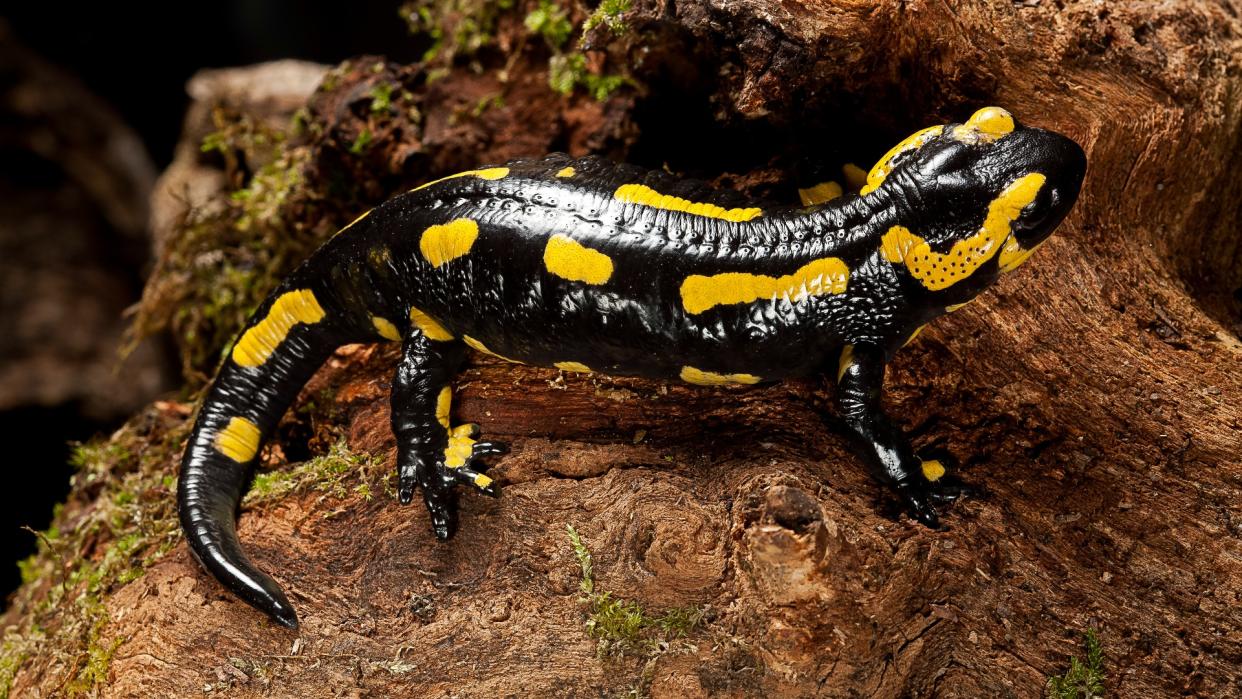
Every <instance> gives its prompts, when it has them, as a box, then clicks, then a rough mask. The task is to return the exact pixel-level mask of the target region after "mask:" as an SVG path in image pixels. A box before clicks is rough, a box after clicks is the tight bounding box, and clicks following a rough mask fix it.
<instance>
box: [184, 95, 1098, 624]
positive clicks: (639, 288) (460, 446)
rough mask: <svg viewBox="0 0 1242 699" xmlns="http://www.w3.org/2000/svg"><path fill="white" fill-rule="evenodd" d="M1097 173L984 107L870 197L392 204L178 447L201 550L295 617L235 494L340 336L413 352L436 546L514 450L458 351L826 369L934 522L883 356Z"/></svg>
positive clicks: (873, 185) (1064, 143)
mask: <svg viewBox="0 0 1242 699" xmlns="http://www.w3.org/2000/svg"><path fill="white" fill-rule="evenodd" d="M1085 169H1086V158H1085V156H1084V154H1083V151H1082V149H1081V148H1079V146H1078V145H1077V144H1076V143H1074V142H1073V141H1072V140H1070V139H1069V138H1066V137H1064V136H1061V135H1059V134H1056V133H1053V132H1050V131H1046V130H1043V129H1038V128H1032V127H1026V126H1022V125H1020V124H1018V123H1017V122H1015V121H1014V119H1013V118H1012V117H1011V116H1010V115H1009V113H1008V112H1006V111H1005V110H1003V109H1000V108H996V107H988V108H985V109H982V110H980V111H978V112H976V113H975V114H974V115H973V116H971V117H970V119H969V120H968V121H966V122H965V123H964V124H949V125H946V126H933V127H930V128H927V129H923V130H921V131H919V132H917V133H915V134H913V135H911V136H910V137H909V138H906V139H905V140H903V141H902V142H901V143H899V144H897V146H895V147H894V148H893V149H892V150H890V151H889V152H888V153H887V154H885V155H884V157H882V158H881V159H880V160H879V162H878V163H877V164H876V165H875V166H874V167H873V168H872V169H871V171H870V172H868V173H866V176H865V181H861V180H862V178H861V177H859V176H856V177H855V178H853V179H855V180H856V181H857V185H858V190H857V191H856V192H852V193H848V194H846V193H842V187H841V186H840V185H836V184H835V183H834V184H827V185H823V186H819V187H816V188H812V189H811V190H803V192H802V194H803V197H804V200H809V201H811V202H817V203H813V204H812V205H810V206H804V207H800V208H799V207H792V206H783V205H772V204H769V203H766V202H760V201H755V200H752V199H750V198H747V197H745V196H743V195H741V194H740V193H738V192H733V191H718V190H713V189H711V188H709V187H708V186H707V185H705V184H703V183H698V182H690V181H684V180H680V179H677V178H675V177H673V176H671V175H668V174H667V173H663V172H649V171H646V170H642V169H639V168H637V167H633V166H626V165H617V164H614V163H610V162H607V161H604V160H601V159H597V158H582V159H570V158H569V157H568V156H565V155H552V156H548V157H546V158H543V159H539V160H519V161H514V162H511V163H509V164H507V165H502V166H496V167H485V168H483V169H479V170H471V171H469V172H463V173H460V174H457V175H453V176H451V177H446V178H443V179H440V180H437V181H435V182H431V183H429V184H425V185H422V186H421V187H418V188H416V189H413V190H411V191H409V192H406V193H404V194H401V195H399V196H396V197H394V198H393V199H391V200H389V201H388V202H386V203H384V204H382V205H381V206H379V207H377V208H375V209H374V210H372V211H369V212H367V213H365V214H363V215H362V216H359V217H358V218H357V220H355V221H354V222H352V223H350V224H349V225H348V226H346V227H345V228H344V229H343V230H341V232H340V233H338V234H337V235H336V236H335V237H333V238H332V239H331V240H329V241H328V242H327V243H326V244H324V245H323V247H321V248H320V249H319V250H318V251H317V252H316V253H315V254H314V255H313V256H311V258H310V259H309V260H307V261H306V262H305V263H303V264H302V265H301V266H300V267H299V268H298V269H297V270H296V271H294V272H293V273H292V274H291V275H290V276H289V277H288V278H287V279H286V280H284V281H283V282H282V283H281V284H280V285H279V287H278V288H277V289H276V290H275V291H274V292H273V293H272V294H271V296H270V297H269V298H268V299H267V300H266V301H264V302H263V304H262V305H261V306H259V308H258V310H257V311H256V312H255V314H254V316H253V317H252V318H251V319H250V321H249V322H248V324H247V326H246V328H245V330H244V331H243V332H242V334H241V336H240V337H239V338H238V339H237V341H236V343H235V344H234V346H233V348H232V350H231V354H230V355H229V357H228V359H227V361H226V362H225V364H224V366H223V367H222V368H221V370H220V372H219V375H218V376H217V377H216V379H215V382H214V384H213V385H212V387H211V389H210V391H209V392H208V394H207V396H206V399H205V402H204V403H203V405H202V409H201V411H200V412H199V415H198V419H197V422H196V423H195V425H194V430H193V434H192V436H191V439H190V443H189V445H188V447H187V449H186V452H185V456H184V459H183V461H182V465H181V478H180V483H179V486H178V506H179V511H180V518H181V523H182V526H183V527H184V529H185V533H186V536H187V538H188V540H189V544H190V548H191V550H192V551H193V552H194V554H195V555H196V556H197V557H198V560H199V561H200V562H201V563H202V564H203V565H204V566H205V567H206V568H207V569H208V570H209V571H211V573H212V574H213V575H215V577H216V578H217V579H219V580H220V581H221V582H222V583H223V584H224V585H225V586H226V587H228V588H229V589H230V590H232V591H233V592H235V593H236V594H237V595H239V596H240V597H241V598H242V599H244V600H245V601H246V602H248V603H250V604H251V605H253V606H254V607H256V608H258V609H260V610H262V611H264V612H266V613H267V614H269V615H270V616H271V617H272V618H273V619H275V620H276V621H277V622H279V623H280V624H283V625H285V626H288V627H291V628H296V626H297V616H296V614H295V613H294V610H293V607H292V606H291V605H290V603H289V600H288V599H287V598H286V596H285V595H284V593H283V592H282V591H281V589H280V587H279V586H278V585H277V584H276V582H275V581H274V580H273V579H272V578H271V577H270V576H268V575H267V574H265V573H263V572H261V571H260V570H259V569H258V568H257V567H256V566H255V565H254V564H253V563H251V561H250V560H249V558H247V556H246V554H245V553H244V552H243V551H242V548H241V545H240V543H239V541H238V537H237V532H236V528H235V526H236V525H235V517H236V514H237V511H238V503H239V502H240V501H241V498H242V494H243V493H244V491H245V490H246V488H247V487H248V483H249V480H250V478H251V476H252V473H253V470H254V466H255V461H256V459H257V457H258V455H259V450H260V447H261V446H262V444H263V442H264V439H265V438H266V437H267V436H268V434H269V433H270V432H271V430H272V428H273V427H274V426H275V424H276V422H277V420H278V419H279V418H280V416H281V414H282V413H283V412H284V410H285V409H286V407H287V406H288V405H289V404H290V403H291V402H292V400H293V399H294V398H295V397H296V396H297V394H298V392H299V390H300V389H301V387H302V385H303V384H304V383H305V382H306V381H307V380H308V379H309V378H310V376H311V375H312V374H313V373H314V372H315V370H316V369H317V367H319V366H320V364H321V363H322V362H323V361H324V360H325V359H327V357H328V356H329V355H330V354H332V352H333V351H334V350H335V349H336V348H337V347H339V346H340V345H343V344H346V343H356V342H376V341H391V342H400V343H401V346H402V355H401V360H400V363H399V365H398V367H397V370H396V376H395V378H394V379H393V385H392V429H393V432H394V434H395V436H396V439H397V471H398V477H399V480H398V497H399V499H400V501H401V502H402V503H403V504H405V503H409V502H410V501H411V500H412V498H413V496H414V492H415V489H416V487H417V488H418V489H420V490H421V491H422V495H423V501H424V502H425V503H426V506H427V509H428V510H429V511H430V513H431V524H432V527H433V528H434V530H435V534H436V536H437V537H439V538H441V539H445V538H448V537H449V535H450V534H451V533H452V532H453V529H454V526H455V510H456V501H455V498H454V488H455V486H458V485H463V486H466V487H467V488H471V489H473V490H476V491H478V492H480V493H484V494H487V495H495V494H496V492H497V488H496V483H495V482H494V481H493V480H492V479H491V478H490V477H489V476H487V475H486V473H485V467H484V466H483V465H482V463H481V460H482V459H485V458H486V457H490V456H494V455H497V454H502V453H504V451H505V447H504V446H503V445H502V444H500V443H498V442H494V441H486V440H481V439H479V433H478V428H477V426H475V425H468V424H467V425H456V424H453V422H452V419H451V416H452V402H453V395H452V382H453V375H454V373H455V372H457V371H458V368H459V367H460V366H461V364H462V360H463V357H464V356H465V354H466V349H467V348H473V349H475V350H477V351H479V352H486V353H489V354H492V355H495V356H497V357H501V358H504V359H507V360H510V361H514V362H523V363H526V364H534V365H539V366H547V367H557V368H559V369H562V370H564V371H573V372H591V371H594V372H601V373H605V374H612V375H625V376H644V377H649V378H654V379H667V380H673V381H685V382H689V383H693V384H700V385H704V386H716V385H721V384H758V383H763V382H770V381H779V380H781V379H785V378H789V377H799V376H812V375H825V376H827V377H830V379H831V380H833V381H834V382H835V384H836V400H837V406H838V411H839V413H840V417H841V419H842V420H843V422H844V423H845V424H846V425H847V426H848V432H849V434H850V436H851V438H852V439H853V441H854V442H856V444H857V447H858V449H859V451H860V453H861V454H862V456H863V458H864V459H865V460H866V462H867V464H868V465H869V466H870V468H871V471H872V472H873V473H874V475H875V477H876V478H877V479H878V480H879V481H881V482H882V483H885V484H887V485H888V486H889V487H890V488H892V489H893V490H894V491H895V492H896V493H897V494H898V495H899V496H900V497H901V499H902V500H903V502H904V504H905V507H906V508H907V509H908V511H909V512H910V513H911V514H912V515H913V516H914V517H915V518H916V519H918V520H919V521H921V522H922V523H924V524H926V525H928V526H933V527H934V526H937V525H938V519H937V514H936V510H935V509H934V504H935V503H936V502H938V501H946V500H951V499H953V498H954V497H956V496H957V495H959V494H960V492H961V489H960V483H959V482H957V481H956V480H954V479H952V478H942V476H944V470H945V469H944V467H943V466H942V465H941V464H940V463H939V462H936V461H930V460H929V461H922V460H920V458H919V457H917V456H916V455H915V454H914V452H913V451H912V449H911V447H910V443H909V441H908V440H907V438H906V437H905V435H904V434H903V433H902V431H901V430H900V429H899V428H898V427H897V426H896V425H894V424H893V422H892V421H891V420H890V419H889V418H888V417H887V416H885V414H884V412H883V411H882V409H881V405H880V402H881V401H880V396H881V386H882V383H883V379H884V369H885V363H886V362H887V361H888V360H889V359H890V358H891V357H892V356H893V354H894V353H895V352H896V351H897V350H898V349H899V348H900V347H901V346H902V345H904V344H905V343H906V342H908V341H909V340H910V339H911V338H912V337H913V336H914V335H916V334H917V333H918V332H919V330H920V329H921V328H922V327H923V326H924V325H925V324H926V323H928V322H929V321H931V320H932V319H934V318H936V317H937V316H940V315H942V314H944V313H946V312H949V311H952V310H954V309H955V308H957V307H959V306H961V305H962V304H964V303H966V302H967V301H970V300H971V299H972V298H974V297H975V296H976V295H977V294H979V293H980V291H982V290H983V289H984V288H985V287H987V286H988V285H989V284H991V283H992V282H993V281H995V280H996V279H997V277H998V276H999V275H1000V274H1001V273H1002V272H1008V271H1011V270H1013V269H1014V268H1016V267H1017V266H1018V265H1020V264H1021V263H1022V262H1023V261H1024V260H1026V259H1027V257H1028V256H1030V255H1031V253H1032V252H1034V251H1035V249H1036V247H1038V246H1039V244H1040V243H1041V242H1043V241H1044V239H1045V238H1047V237H1048V236H1049V235H1050V234H1051V233H1052V231H1053V229H1055V228H1056V227H1057V225H1058V224H1059V223H1060V222H1061V220H1062V219H1063V218H1064V217H1065V215H1066V214H1067V213H1068V211H1069V209H1070V207H1071V206H1072V205H1073V203H1074V201H1075V199H1076V198H1077V196H1078V191H1079V187H1080V185H1081V183H1082V178H1083V174H1084V171H1085ZM854 170H855V171H856V175H861V170H858V169H857V168H854ZM848 174H849V173H848V172H847V175H848ZM847 179H848V178H847ZM824 199H827V201H822V200H824Z"/></svg>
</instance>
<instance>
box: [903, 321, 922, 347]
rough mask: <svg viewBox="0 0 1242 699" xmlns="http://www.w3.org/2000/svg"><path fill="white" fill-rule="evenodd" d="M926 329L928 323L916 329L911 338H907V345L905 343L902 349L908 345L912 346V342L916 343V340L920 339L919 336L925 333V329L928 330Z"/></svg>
mask: <svg viewBox="0 0 1242 699" xmlns="http://www.w3.org/2000/svg"><path fill="white" fill-rule="evenodd" d="M926 327H927V324H926V323H924V324H923V325H920V326H919V327H917V328H915V329H914V332H912V333H910V337H907V338H906V341H905V343H904V344H902V347H905V346H906V345H908V344H910V343H911V342H914V338H916V337H918V336H919V333H921V332H923V328H926Z"/></svg>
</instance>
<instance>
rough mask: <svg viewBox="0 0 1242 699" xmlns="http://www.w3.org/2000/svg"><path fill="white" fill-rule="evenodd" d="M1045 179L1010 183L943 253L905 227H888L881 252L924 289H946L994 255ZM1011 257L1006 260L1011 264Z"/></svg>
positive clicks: (1034, 175) (1028, 177)
mask: <svg viewBox="0 0 1242 699" xmlns="http://www.w3.org/2000/svg"><path fill="white" fill-rule="evenodd" d="M1046 179H1047V178H1045V177H1044V176H1043V175H1041V174H1039V173H1038V172H1033V173H1030V174H1028V175H1023V176H1022V177H1019V178H1018V179H1016V180H1014V181H1013V182H1011V183H1010V184H1009V186H1008V187H1005V189H1004V190H1003V191H1002V192H1001V193H1000V194H999V195H998V196H997V197H996V198H995V199H993V200H992V203H991V204H989V205H988V214H987V217H986V218H985V219H984V220H983V225H982V226H981V227H980V228H979V231H978V232H976V233H975V234H974V235H972V236H970V237H969V238H965V239H962V240H958V241H957V242H955V243H953V247H952V248H950V249H949V251H948V252H946V253H944V254H941V253H938V252H935V251H933V250H932V249H931V245H929V244H928V243H927V241H925V240H923V239H922V238H920V237H919V236H917V235H915V234H914V233H911V232H910V230H909V229H908V228H906V227H904V226H893V227H892V228H890V229H888V231H887V232H886V233H885V234H884V236H883V238H881V241H880V252H881V254H883V255H884V259H886V260H888V261H889V262H892V263H894V264H901V263H905V265H906V268H907V269H908V270H910V274H911V275H913V276H914V278H915V279H918V280H919V282H921V283H922V284H923V286H924V287H926V288H927V289H930V290H932V291H939V290H941V289H947V288H948V287H950V286H953V285H954V284H956V283H958V282H959V281H961V280H963V279H966V278H967V277H969V276H970V275H971V274H974V272H975V270H977V269H979V267H980V266H982V265H983V264H984V263H985V262H987V261H988V260H990V259H992V258H993V257H995V256H996V253H997V252H999V251H1000V249H1001V245H1002V243H1004V242H1005V241H1006V240H1008V239H1009V237H1010V229H1011V228H1012V227H1013V222H1014V220H1016V219H1017V218H1018V215H1019V214H1021V213H1022V209H1023V208H1024V207H1026V206H1027V205H1028V204H1030V203H1031V202H1032V201H1035V197H1036V195H1038V194H1039V190H1040V188H1041V187H1043V186H1044V182H1045V181H1046ZM1014 259H1015V258H1009V259H1008V260H1007V261H1008V262H1010V263H1011V264H1012V263H1014ZM1022 259H1026V258H1025V257H1023V258H1022ZM1020 263H1021V260H1017V264H1020ZM1015 266H1016V264H1015Z"/></svg>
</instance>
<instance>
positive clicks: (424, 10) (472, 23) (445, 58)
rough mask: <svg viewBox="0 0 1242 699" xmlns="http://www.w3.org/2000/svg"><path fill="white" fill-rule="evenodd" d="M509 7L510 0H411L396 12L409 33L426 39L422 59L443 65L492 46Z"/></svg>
mask: <svg viewBox="0 0 1242 699" xmlns="http://www.w3.org/2000/svg"><path fill="white" fill-rule="evenodd" d="M513 7H514V0H414V2H407V3H405V4H403V5H401V7H400V9H399V10H398V12H399V13H400V14H401V17H402V19H404V20H405V23H406V26H407V28H408V29H409V30H410V33H411V34H416V35H422V36H425V37H427V39H428V40H429V41H430V44H431V45H430V46H429V47H428V48H427V50H426V51H425V52H424V53H423V61H424V62H426V63H434V62H442V63H444V64H446V65H447V64H451V63H452V62H453V61H454V60H455V59H456V58H458V57H473V56H474V55H475V54H477V53H478V52H479V51H480V50H481V49H483V48H485V47H488V46H491V45H493V44H494V43H495V40H496V25H497V22H498V21H499V19H500V17H501V15H503V14H504V13H506V12H508V11H510V10H512V9H513Z"/></svg>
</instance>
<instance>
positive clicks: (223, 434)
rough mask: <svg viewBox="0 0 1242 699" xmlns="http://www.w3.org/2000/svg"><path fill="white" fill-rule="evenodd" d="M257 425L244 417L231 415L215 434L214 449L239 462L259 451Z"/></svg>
mask: <svg viewBox="0 0 1242 699" xmlns="http://www.w3.org/2000/svg"><path fill="white" fill-rule="evenodd" d="M259 436H260V435H259V426H258V425H256V424H254V423H253V422H251V421H249V420H247V419H246V418H244V417H231V418H229V424H227V425H225V427H224V429H222V430H220V434H218V435H216V449H218V450H219V451H220V453H221V454H224V455H225V456H227V457H229V458H230V459H232V460H234V461H236V462H237V463H239V464H244V463H246V462H247V461H250V460H251V459H253V458H254V455H255V454H258V453H259Z"/></svg>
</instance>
